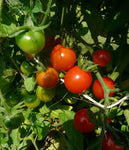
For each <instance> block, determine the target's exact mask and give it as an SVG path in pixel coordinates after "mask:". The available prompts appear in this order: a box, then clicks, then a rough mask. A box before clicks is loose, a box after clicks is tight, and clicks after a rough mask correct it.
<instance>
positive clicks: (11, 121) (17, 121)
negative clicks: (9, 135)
mask: <svg viewBox="0 0 129 150" xmlns="http://www.w3.org/2000/svg"><path fill="white" fill-rule="evenodd" d="M22 122H24V116H23V114H22V113H17V114H15V115H9V116H6V118H5V119H4V124H5V126H6V127H7V128H9V129H16V128H18V127H19V126H20V125H21V124H22Z"/></svg>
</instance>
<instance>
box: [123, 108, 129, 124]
mask: <svg viewBox="0 0 129 150" xmlns="http://www.w3.org/2000/svg"><path fill="white" fill-rule="evenodd" d="M124 116H125V118H126V121H127V124H128V126H129V110H128V109H126V110H125V111H124Z"/></svg>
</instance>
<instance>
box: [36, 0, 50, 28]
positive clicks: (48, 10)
mask: <svg viewBox="0 0 129 150" xmlns="http://www.w3.org/2000/svg"><path fill="white" fill-rule="evenodd" d="M51 5H52V0H49V2H48V4H47V10H46V13H45V16H44V17H43V20H42V22H41V23H40V25H39V26H43V25H44V24H45V23H46V21H47V18H48V15H49V14H50V8H51Z"/></svg>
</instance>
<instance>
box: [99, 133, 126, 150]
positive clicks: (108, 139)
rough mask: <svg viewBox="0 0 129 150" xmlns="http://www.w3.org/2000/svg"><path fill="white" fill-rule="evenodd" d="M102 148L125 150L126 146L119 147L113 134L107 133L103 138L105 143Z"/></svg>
mask: <svg viewBox="0 0 129 150" xmlns="http://www.w3.org/2000/svg"><path fill="white" fill-rule="evenodd" d="M102 148H103V150H124V146H123V145H121V146H118V145H116V144H115V142H114V141H113V133H112V132H107V133H106V134H105V135H104V137H103V142H102Z"/></svg>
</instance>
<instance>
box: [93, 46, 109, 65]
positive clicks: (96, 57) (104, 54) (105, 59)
mask: <svg viewBox="0 0 129 150" xmlns="http://www.w3.org/2000/svg"><path fill="white" fill-rule="evenodd" d="M110 60H111V55H110V53H109V52H108V51H105V50H102V49H99V50H97V51H96V52H95V53H94V54H93V61H94V63H95V64H98V66H99V67H105V66H107V65H108V64H109V63H110Z"/></svg>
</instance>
